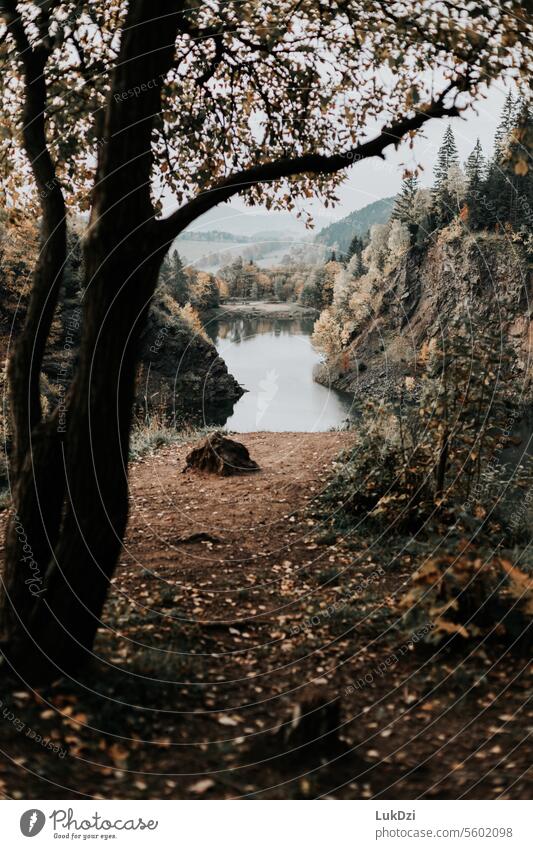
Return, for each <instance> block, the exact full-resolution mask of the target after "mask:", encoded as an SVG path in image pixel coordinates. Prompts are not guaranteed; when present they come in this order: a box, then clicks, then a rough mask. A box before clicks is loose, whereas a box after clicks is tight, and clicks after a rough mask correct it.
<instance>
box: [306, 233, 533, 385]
mask: <svg viewBox="0 0 533 849" xmlns="http://www.w3.org/2000/svg"><path fill="white" fill-rule="evenodd" d="M352 286H353V289H352V291H351V300H350V302H349V306H348V307H346V308H345V309H343V310H341V311H339V313H338V315H336V321H338V322H339V324H338V325H337V328H338V330H337V331H336V332H338V334H339V336H340V335H341V334H344V336H343V339H344V340H345V341H344V343H343V346H342V351H341V352H340V353H339V354H338V355H330V356H329V357H328V362H327V366H326V367H324V369H323V372H322V374H320V373H318V374H317V375H316V379H318V380H319V382H324V383H326V384H327V385H330V384H331V385H333V386H335V387H337V388H338V389H342V390H345V391H355V390H356V391H357V392H358V393H360V392H361V391H362V390H372V389H375V390H376V391H377V392H378V393H381V392H382V391H383V390H384V389H386V388H387V387H388V389H389V390H390V391H391V392H394V390H395V388H396V387H397V386H399V385H401V384H402V382H403V379H404V377H405V376H406V375H413V374H415V373H416V363H417V357H418V354H419V351H420V348H421V346H422V344H423V343H424V342H426V341H427V340H428V339H430V338H432V337H433V336H435V335H438V334H439V333H442V332H443V327H444V326H446V325H449V324H451V323H452V322H453V321H454V320H460V319H461V318H462V317H464V316H468V315H471V316H474V317H475V318H476V319H477V320H482V321H485V323H486V325H487V326H489V325H490V324H491V323H494V324H496V325H497V326H498V327H500V328H501V331H502V339H503V340H504V342H505V343H507V344H509V345H510V346H511V348H512V349H514V351H515V354H516V368H517V370H518V371H517V375H516V381H517V393H518V400H519V399H520V397H523V395H524V393H526V394H528V393H529V392H530V389H531V362H530V360H531V353H530V348H531V334H532V323H531V316H530V308H529V306H528V305H529V304H530V303H531V297H532V294H533V293H532V281H531V273H530V269H529V267H528V257H527V248H526V247H525V246H524V245H523V244H522V243H521V242H520V241H519V240H515V241H511V240H509V239H508V238H507V237H505V236H498V235H496V234H493V233H477V234H475V235H467V234H464V233H463V234H461V233H460V232H458V231H457V230H455V228H454V227H451V228H448V229H446V230H443V231H442V232H441V233H440V234H439V237H438V239H436V240H435V241H434V242H433V243H431V244H429V245H427V246H425V247H424V248H417V247H413V248H411V249H410V250H408V251H407V252H406V253H405V254H404V255H403V257H401V258H400V259H399V260H398V261H396V262H392V263H390V265H386V266H385V268H384V269H383V270H382V271H377V270H373V271H370V272H368V273H366V274H364V275H363V276H362V277H360V278H359V279H358V280H355V281H353V283H352Z"/></svg>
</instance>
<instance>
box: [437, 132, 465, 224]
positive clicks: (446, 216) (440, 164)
mask: <svg viewBox="0 0 533 849" xmlns="http://www.w3.org/2000/svg"><path fill="white" fill-rule="evenodd" d="M454 167H455V168H458V167H459V153H458V151H457V145H456V143H455V137H454V134H453V130H452V128H451V126H450V124H448V126H447V127H446V130H445V133H444V137H443V139H442V144H441V146H440V149H439V152H438V154H437V162H436V164H435V168H434V169H433V173H434V175H435V184H434V186H433V213H434V216H435V223H436V224H437V226H439V227H444V226H445V225H446V224H449V223H450V221H452V219H453V218H454V217H455V215H456V214H457V212H458V211H459V210H458V209H457V197H456V194H455V193H454V192H453V191H451V190H450V186H449V181H448V178H449V175H450V171H451V169H452V168H454Z"/></svg>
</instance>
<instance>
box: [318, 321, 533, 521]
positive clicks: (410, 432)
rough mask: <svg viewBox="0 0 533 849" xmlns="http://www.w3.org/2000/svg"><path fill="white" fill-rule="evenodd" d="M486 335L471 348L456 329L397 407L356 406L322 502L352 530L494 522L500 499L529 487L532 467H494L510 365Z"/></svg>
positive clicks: (506, 426) (511, 417) (433, 351)
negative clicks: (463, 518)
mask: <svg viewBox="0 0 533 849" xmlns="http://www.w3.org/2000/svg"><path fill="white" fill-rule="evenodd" d="M486 327H487V328H488V329H485V328H480V327H476V328H475V334H474V335H473V336H472V338H471V339H469V336H468V333H467V332H466V330H465V328H464V327H462V326H460V325H454V326H453V327H452V328H451V332H450V334H449V335H448V338H447V340H446V342H445V344H444V343H440V344H437V343H436V342H435V341H432V342H431V343H430V344H428V345H427V346H426V347H425V349H424V352H423V354H422V360H423V361H424V372H423V374H422V377H421V380H420V384H419V387H418V389H419V391H418V392H417V391H416V389H417V387H416V386H413V381H412V379H411V381H410V384H409V390H408V391H405V392H403V393H402V394H401V397H400V399H399V401H398V403H392V402H388V401H375V400H369V401H366V402H365V403H364V404H363V405H362V407H361V409H360V418H359V421H358V423H357V425H356V426H355V432H354V445H353V447H352V449H351V450H350V451H349V452H345V454H344V455H342V456H341V458H340V461H339V462H338V463H337V471H336V475H335V477H334V479H333V481H332V482H331V484H330V487H329V488H328V489H327V490H326V493H325V499H326V502H328V501H329V502H330V503H335V505H336V506H337V507H338V506H339V502H340V503H341V504H342V510H343V512H344V513H345V514H348V515H349V516H351V517H352V519H355V520H357V521H361V520H365V521H368V520H372V521H373V522H379V524H381V525H383V524H384V523H386V524H388V525H389V526H393V527H395V528H396V529H397V530H414V529H417V528H419V527H420V526H421V525H422V524H423V523H424V522H425V521H426V520H428V518H429V517H430V516H431V517H434V518H435V519H438V521H439V522H443V521H444V522H447V523H452V522H455V521H456V520H457V518H458V517H459V516H460V515H463V514H465V513H468V514H470V515H471V516H474V517H477V518H479V519H483V518H484V517H486V516H490V517H491V518H492V517H493V516H494V515H495V513H494V511H497V510H498V509H499V508H500V507H501V502H502V501H503V496H505V500H506V501H509V499H510V498H511V497H512V494H513V492H516V491H517V490H518V491H520V489H521V488H522V487H524V486H526V485H531V481H532V479H533V472H532V464H531V460H527V461H524V463H525V464H524V465H519V466H517V467H516V468H514V469H513V468H508V467H507V465H506V464H505V463H504V462H503V460H502V451H503V449H504V448H505V447H506V445H507V444H508V442H509V441H510V438H511V435H512V429H513V426H514V423H515V422H516V421H517V418H518V414H517V413H516V411H515V412H513V411H512V409H511V407H510V405H509V402H508V396H509V394H510V391H509V382H510V379H511V377H512V368H511V366H512V361H511V357H510V356H509V355H508V354H507V352H505V351H504V352H502V351H501V350H500V344H501V342H500V337H499V334H496V333H495V332H494V331H493V330H491V329H490V323H487V325H486ZM471 330H472V328H471Z"/></svg>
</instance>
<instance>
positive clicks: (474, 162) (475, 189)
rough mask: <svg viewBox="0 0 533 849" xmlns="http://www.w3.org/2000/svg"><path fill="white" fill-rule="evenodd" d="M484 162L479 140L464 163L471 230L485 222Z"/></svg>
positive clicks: (478, 227)
mask: <svg viewBox="0 0 533 849" xmlns="http://www.w3.org/2000/svg"><path fill="white" fill-rule="evenodd" d="M485 172H486V162H485V157H484V155H483V148H482V147H481V142H480V140H479V139H477V140H476V144H475V146H474V149H473V151H472V153H471V154H470V156H469V157H468V159H467V160H466V162H465V174H466V181H467V188H466V205H467V207H468V224H469V226H470V228H471V229H472V230H479V229H480V228H481V227H483V226H484V224H485V223H486V220H487V211H486V208H487V204H486V190H485Z"/></svg>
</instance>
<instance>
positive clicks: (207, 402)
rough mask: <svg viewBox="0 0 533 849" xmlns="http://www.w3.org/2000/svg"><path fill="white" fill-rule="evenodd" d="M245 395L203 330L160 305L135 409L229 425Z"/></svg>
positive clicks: (152, 320)
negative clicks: (203, 415) (194, 416)
mask: <svg viewBox="0 0 533 849" xmlns="http://www.w3.org/2000/svg"><path fill="white" fill-rule="evenodd" d="M243 394H244V390H243V389H242V387H241V386H240V385H239V384H238V383H237V381H236V380H235V378H234V377H233V375H231V374H229V372H228V369H227V367H226V364H225V362H224V360H223V359H222V357H219V356H218V354H217V351H216V348H215V347H214V345H213V344H212V343H211V342H210V341H209V340H208V339H207V338H206V336H205V335H204V333H203V331H202V328H201V326H200V325H198V327H196V328H195V327H192V326H191V325H190V324H188V323H187V322H185V321H184V320H183V318H181V317H180V316H179V315H173V314H172V313H171V312H169V311H168V310H166V309H165V308H164V305H162V304H160V303H157V302H156V303H155V304H154V305H153V307H152V309H151V311H150V314H149V316H148V322H147V328H146V331H145V334H144V339H143V351H142V357H141V364H140V367H139V372H138V380H137V404H138V405H139V406H141V407H142V408H143V409H145V410H146V409H154V408H161V409H164V410H165V411H167V412H174V413H182V412H193V413H198V412H204V413H207V415H208V418H209V420H210V421H215V422H216V421H218V418H220V419H221V421H225V419H226V418H227V415H228V414H229V413H230V412H231V410H232V408H233V404H234V403H235V402H236V401H237V400H238V399H239V398H240V397H241V396H242V395H243ZM218 413H220V415H219V416H218V415H217V414H218Z"/></svg>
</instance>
